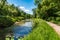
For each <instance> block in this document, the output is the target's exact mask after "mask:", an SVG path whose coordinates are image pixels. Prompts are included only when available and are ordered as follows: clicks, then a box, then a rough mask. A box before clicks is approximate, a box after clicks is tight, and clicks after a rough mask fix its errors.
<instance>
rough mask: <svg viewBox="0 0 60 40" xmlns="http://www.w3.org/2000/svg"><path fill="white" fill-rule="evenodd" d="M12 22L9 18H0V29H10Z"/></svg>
mask: <svg viewBox="0 0 60 40" xmlns="http://www.w3.org/2000/svg"><path fill="white" fill-rule="evenodd" d="M13 23H14V22H13V21H12V19H11V18H9V17H0V29H4V28H6V27H10V26H11V25H12V24H13Z"/></svg>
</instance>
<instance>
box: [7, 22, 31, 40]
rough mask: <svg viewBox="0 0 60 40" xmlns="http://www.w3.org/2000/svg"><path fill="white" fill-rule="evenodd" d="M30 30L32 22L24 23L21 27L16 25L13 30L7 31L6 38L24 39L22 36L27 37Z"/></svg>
mask: <svg viewBox="0 0 60 40" xmlns="http://www.w3.org/2000/svg"><path fill="white" fill-rule="evenodd" d="M31 30H32V22H25V23H24V24H23V25H17V26H15V25H14V27H13V28H9V31H8V32H7V36H6V37H10V38H11V37H14V40H16V39H17V38H18V37H22V38H23V37H24V35H27V34H29V33H30V32H31Z"/></svg>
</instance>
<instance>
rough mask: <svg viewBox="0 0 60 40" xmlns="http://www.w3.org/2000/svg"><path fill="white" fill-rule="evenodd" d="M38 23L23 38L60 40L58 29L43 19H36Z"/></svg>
mask: <svg viewBox="0 0 60 40" xmlns="http://www.w3.org/2000/svg"><path fill="white" fill-rule="evenodd" d="M34 21H35V22H37V23H36V26H35V28H34V29H33V31H32V32H31V33H30V34H29V35H28V36H25V37H24V38H23V40H60V37H59V36H58V34H57V33H56V31H55V30H54V29H53V28H52V27H51V26H50V25H48V24H47V23H46V21H44V20H42V19H35V20H34Z"/></svg>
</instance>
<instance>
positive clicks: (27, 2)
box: [7, 0, 36, 14]
mask: <svg viewBox="0 0 60 40" xmlns="http://www.w3.org/2000/svg"><path fill="white" fill-rule="evenodd" d="M7 1H8V3H10V4H14V5H15V6H19V8H20V9H22V10H23V11H25V12H27V13H30V14H32V9H33V8H35V7H36V6H35V5H34V0H7Z"/></svg>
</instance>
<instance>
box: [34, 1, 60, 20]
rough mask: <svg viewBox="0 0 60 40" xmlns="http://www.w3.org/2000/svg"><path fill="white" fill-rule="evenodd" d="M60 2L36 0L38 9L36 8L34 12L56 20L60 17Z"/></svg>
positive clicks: (46, 18) (47, 18)
mask: <svg viewBox="0 0 60 40" xmlns="http://www.w3.org/2000/svg"><path fill="white" fill-rule="evenodd" d="M59 4H60V1H59V0H35V5H36V6H37V8H36V9H38V10H36V9H35V12H34V11H33V12H34V14H38V16H39V17H40V18H42V19H44V20H52V19H53V20H56V18H57V17H60V15H59V14H58V13H57V12H59V11H60V5H59ZM36 11H37V13H36Z"/></svg>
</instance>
